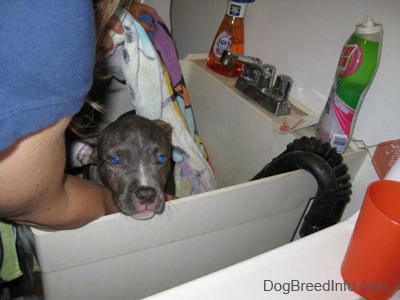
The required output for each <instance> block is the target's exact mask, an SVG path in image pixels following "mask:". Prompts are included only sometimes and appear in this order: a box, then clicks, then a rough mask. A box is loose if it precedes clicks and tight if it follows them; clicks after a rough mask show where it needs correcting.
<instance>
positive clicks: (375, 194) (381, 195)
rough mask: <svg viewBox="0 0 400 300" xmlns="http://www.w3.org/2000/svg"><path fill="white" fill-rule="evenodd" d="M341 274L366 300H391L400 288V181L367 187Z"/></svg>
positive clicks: (381, 181) (383, 182) (386, 181)
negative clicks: (389, 299)
mask: <svg viewBox="0 0 400 300" xmlns="http://www.w3.org/2000/svg"><path fill="white" fill-rule="evenodd" d="M341 272H342V277H343V279H344V280H345V282H346V284H347V286H348V288H349V289H351V290H353V291H354V292H355V293H357V294H359V295H361V296H363V297H365V298H367V299H388V298H390V297H391V296H392V295H393V294H394V293H395V292H396V291H397V290H398V289H399V288H400V182H398V181H390V180H380V181H375V182H373V183H371V184H370V185H369V186H368V188H367V191H366V194H365V197H364V202H363V204H362V207H361V210H360V213H359V216H358V219H357V222H356V225H355V228H354V231H353V234H352V236H351V239H350V242H349V245H348V248H347V252H346V255H345V257H344V260H343V263H342V267H341Z"/></svg>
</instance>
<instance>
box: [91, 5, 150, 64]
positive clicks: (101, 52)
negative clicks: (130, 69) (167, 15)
mask: <svg viewBox="0 0 400 300" xmlns="http://www.w3.org/2000/svg"><path fill="white" fill-rule="evenodd" d="M126 9H127V10H128V12H129V13H130V14H131V15H132V16H133V17H134V18H135V20H136V21H137V22H138V23H139V24H140V25H141V26H142V27H143V29H144V30H145V31H146V32H155V31H156V29H155V27H154V26H152V25H151V24H149V23H147V22H144V21H142V20H141V19H140V18H139V16H140V15H141V14H149V15H152V14H153V15H154V14H157V11H156V10H155V9H154V8H153V7H151V6H148V5H145V4H140V3H132V4H131V5H130V7H129V8H126ZM96 14H97V17H98V18H101V17H102V14H103V9H100V10H98V11H97V12H96ZM113 32H115V33H117V34H122V33H123V32H124V27H123V26H122V23H121V21H120V19H119V18H118V17H117V16H115V15H113V16H111V18H110V19H109V21H108V22H107V25H106V27H105V29H104V30H103V32H102V33H101V34H100V37H99V39H98V41H97V47H96V61H97V62H98V61H101V60H103V59H105V58H107V57H109V56H110V55H112V54H113V53H114V50H115V47H116V45H114V43H113V40H112V37H111V35H110V34H113Z"/></svg>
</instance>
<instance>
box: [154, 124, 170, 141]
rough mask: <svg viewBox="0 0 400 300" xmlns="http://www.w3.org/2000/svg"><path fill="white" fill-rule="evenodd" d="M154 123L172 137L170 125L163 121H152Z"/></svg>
mask: <svg viewBox="0 0 400 300" xmlns="http://www.w3.org/2000/svg"><path fill="white" fill-rule="evenodd" d="M153 122H154V123H156V124H157V125H158V126H161V127H162V128H163V129H164V131H165V132H166V133H167V134H168V135H169V137H170V138H171V137H172V130H173V129H172V126H171V124H169V123H167V122H164V121H163V120H153Z"/></svg>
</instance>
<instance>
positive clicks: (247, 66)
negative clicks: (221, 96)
mask: <svg viewBox="0 0 400 300" xmlns="http://www.w3.org/2000/svg"><path fill="white" fill-rule="evenodd" d="M249 57H250V56H249ZM250 58H251V59H252V60H254V62H252V63H249V62H244V63H243V72H242V74H241V75H240V77H242V78H243V79H246V80H248V81H250V82H255V81H256V79H257V76H258V73H259V72H260V67H261V64H262V60H261V59H259V58H257V57H250Z"/></svg>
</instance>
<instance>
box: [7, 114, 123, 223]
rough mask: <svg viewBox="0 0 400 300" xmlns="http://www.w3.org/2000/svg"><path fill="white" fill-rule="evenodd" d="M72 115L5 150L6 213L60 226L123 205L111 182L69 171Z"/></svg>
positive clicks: (14, 218) (87, 219)
mask: <svg viewBox="0 0 400 300" xmlns="http://www.w3.org/2000/svg"><path fill="white" fill-rule="evenodd" d="M70 120H71V117H66V118H63V119H61V120H60V121H58V122H56V123H55V124H53V125H51V126H49V127H47V128H44V129H42V130H40V131H39V132H36V133H34V134H31V135H28V136H26V137H24V138H22V139H20V140H18V141H17V142H15V143H14V144H13V145H12V146H11V147H9V148H7V149H6V150H4V151H1V152H0V218H4V219H8V220H11V221H15V222H16V223H20V224H26V225H31V226H33V227H36V228H40V229H44V230H60V229H72V228H77V227H81V226H83V225H85V224H87V223H89V222H91V221H93V220H95V219H97V218H99V217H101V216H103V215H105V214H110V213H115V212H117V211H118V209H117V208H116V206H115V205H114V203H113V202H112V199H111V194H110V192H109V191H108V190H107V189H106V188H105V187H103V186H100V185H97V184H94V183H92V182H89V181H87V180H84V179H81V178H78V177H75V176H70V175H66V174H64V168H65V161H66V153H65V152H66V151H65V139H64V133H65V129H66V127H67V126H68V124H69V122H70Z"/></svg>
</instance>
